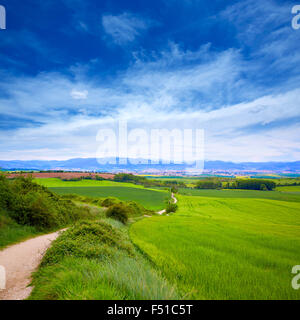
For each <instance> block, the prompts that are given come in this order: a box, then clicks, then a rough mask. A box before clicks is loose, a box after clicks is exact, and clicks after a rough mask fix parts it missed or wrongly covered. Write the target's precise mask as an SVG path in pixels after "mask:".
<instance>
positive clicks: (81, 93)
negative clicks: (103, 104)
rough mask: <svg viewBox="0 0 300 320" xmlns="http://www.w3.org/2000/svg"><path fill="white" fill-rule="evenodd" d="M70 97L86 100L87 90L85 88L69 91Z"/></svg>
mask: <svg viewBox="0 0 300 320" xmlns="http://www.w3.org/2000/svg"><path fill="white" fill-rule="evenodd" d="M70 94H71V97H72V98H73V99H75V100H86V99H87V98H88V95H89V92H88V91H87V90H83V91H80V90H75V89H73V90H72V91H71V93H70Z"/></svg>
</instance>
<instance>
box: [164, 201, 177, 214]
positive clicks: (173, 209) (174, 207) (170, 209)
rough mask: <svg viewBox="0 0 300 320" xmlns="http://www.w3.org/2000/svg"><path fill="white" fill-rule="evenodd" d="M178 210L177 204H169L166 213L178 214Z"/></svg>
mask: <svg viewBox="0 0 300 320" xmlns="http://www.w3.org/2000/svg"><path fill="white" fill-rule="evenodd" d="M177 209H178V206H177V204H176V203H170V202H169V203H168V204H167V208H166V213H171V212H176V211H177Z"/></svg>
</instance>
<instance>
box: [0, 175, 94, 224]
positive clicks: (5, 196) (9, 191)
mask: <svg viewBox="0 0 300 320" xmlns="http://www.w3.org/2000/svg"><path fill="white" fill-rule="evenodd" d="M0 179H1V181H0V191H1V192H0V206H1V208H3V209H5V210H6V211H7V212H8V214H9V216H10V217H11V218H13V219H14V221H16V222H17V223H18V224H20V225H27V226H33V227H36V228H37V230H51V229H56V228H59V227H63V226H66V225H68V224H70V223H72V222H74V221H77V220H79V219H87V218H93V214H92V213H91V212H90V210H89V209H88V208H84V207H78V206H76V205H75V204H74V203H73V202H72V201H71V200H61V199H60V197H59V196H57V195H55V194H54V193H52V192H51V191H49V190H48V189H47V188H46V187H43V186H40V185H38V184H36V183H34V182H33V180H32V178H31V177H28V178H25V177H19V178H17V179H14V180H12V181H9V180H7V179H6V177H3V176H1V177H0Z"/></svg>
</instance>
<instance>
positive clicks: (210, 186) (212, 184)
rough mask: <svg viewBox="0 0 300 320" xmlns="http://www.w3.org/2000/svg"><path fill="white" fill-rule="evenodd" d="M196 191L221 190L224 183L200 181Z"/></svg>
mask: <svg viewBox="0 0 300 320" xmlns="http://www.w3.org/2000/svg"><path fill="white" fill-rule="evenodd" d="M195 188H196V189H219V188H222V182H220V181H213V180H200V181H198V182H197V183H196V187H195Z"/></svg>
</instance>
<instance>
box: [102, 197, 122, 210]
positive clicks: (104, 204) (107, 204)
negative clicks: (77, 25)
mask: <svg viewBox="0 0 300 320" xmlns="http://www.w3.org/2000/svg"><path fill="white" fill-rule="evenodd" d="M117 203H120V200H119V199H117V198H114V197H108V198H106V199H104V200H102V202H101V205H102V207H106V208H108V207H110V206H112V205H114V204H117Z"/></svg>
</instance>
